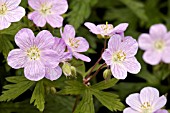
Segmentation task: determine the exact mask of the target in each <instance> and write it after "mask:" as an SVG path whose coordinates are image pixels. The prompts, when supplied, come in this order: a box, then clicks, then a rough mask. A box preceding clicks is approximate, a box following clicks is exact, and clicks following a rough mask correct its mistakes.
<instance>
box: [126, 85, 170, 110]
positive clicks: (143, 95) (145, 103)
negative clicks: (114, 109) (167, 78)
mask: <svg viewBox="0 0 170 113" xmlns="http://www.w3.org/2000/svg"><path fill="white" fill-rule="evenodd" d="M166 102H167V99H166V97H165V96H164V95H163V96H161V97H159V91H158V90H157V89H156V88H153V87H145V88H143V89H142V90H141V91H140V94H139V93H134V94H131V95H129V96H128V97H127V98H126V103H127V104H128V105H129V106H130V107H128V108H126V109H124V110H123V113H157V112H156V111H157V110H159V109H160V108H162V107H163V106H164V105H165V104H166ZM162 113H163V112H162Z"/></svg>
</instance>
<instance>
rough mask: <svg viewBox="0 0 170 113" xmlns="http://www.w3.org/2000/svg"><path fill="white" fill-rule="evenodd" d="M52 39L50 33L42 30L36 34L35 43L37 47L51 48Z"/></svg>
mask: <svg viewBox="0 0 170 113" xmlns="http://www.w3.org/2000/svg"><path fill="white" fill-rule="evenodd" d="M54 41H55V40H54V37H53V36H52V34H51V33H50V32H49V31H47V30H43V31H41V32H39V33H38V34H37V36H36V38H35V45H37V47H38V48H39V49H51V48H52V46H53V44H54Z"/></svg>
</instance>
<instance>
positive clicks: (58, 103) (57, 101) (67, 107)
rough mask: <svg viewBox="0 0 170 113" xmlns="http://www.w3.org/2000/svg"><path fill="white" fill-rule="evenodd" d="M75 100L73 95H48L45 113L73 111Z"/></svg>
mask: <svg viewBox="0 0 170 113" xmlns="http://www.w3.org/2000/svg"><path fill="white" fill-rule="evenodd" d="M74 101H75V98H73V97H71V96H58V95H47V97H46V106H45V110H44V113H56V111H57V113H71V112H72V109H73V106H74Z"/></svg>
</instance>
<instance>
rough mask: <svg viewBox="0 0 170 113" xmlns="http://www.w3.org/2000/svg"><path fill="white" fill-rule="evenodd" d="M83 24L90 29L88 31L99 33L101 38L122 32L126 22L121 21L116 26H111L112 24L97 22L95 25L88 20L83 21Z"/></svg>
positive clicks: (126, 24)
mask: <svg viewBox="0 0 170 113" xmlns="http://www.w3.org/2000/svg"><path fill="white" fill-rule="evenodd" d="M84 25H85V26H86V27H87V28H89V29H90V31H91V32H92V33H94V34H96V35H101V36H102V37H103V38H105V37H107V38H110V37H111V36H112V35H114V34H123V33H124V31H125V30H126V28H127V27H128V23H121V24H119V25H117V26H116V27H113V25H112V24H108V23H107V22H106V24H99V25H97V26H96V25H95V24H93V23H90V22H86V23H84Z"/></svg>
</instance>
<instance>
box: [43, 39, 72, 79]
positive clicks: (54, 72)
mask: <svg viewBox="0 0 170 113" xmlns="http://www.w3.org/2000/svg"><path fill="white" fill-rule="evenodd" d="M52 49H53V50H54V51H55V52H56V53H57V56H56V58H57V60H58V62H59V63H60V62H62V63H63V62H66V61H68V60H71V59H72V54H71V53H70V52H65V50H66V44H65V42H64V41H63V39H62V38H55V42H54V45H53V46H52ZM61 75H62V69H61V67H60V66H59V65H58V66H56V67H55V68H50V67H46V75H45V77H46V78H48V79H50V80H56V79H58V78H59V77H60V76H61Z"/></svg>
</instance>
